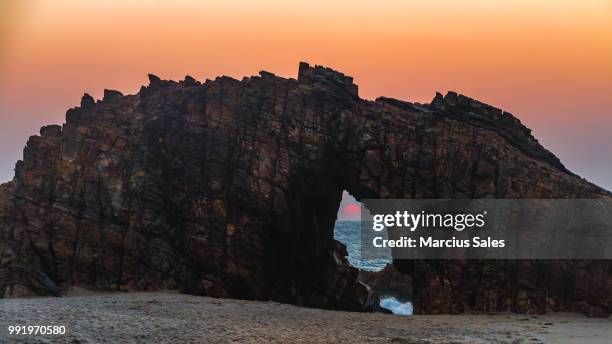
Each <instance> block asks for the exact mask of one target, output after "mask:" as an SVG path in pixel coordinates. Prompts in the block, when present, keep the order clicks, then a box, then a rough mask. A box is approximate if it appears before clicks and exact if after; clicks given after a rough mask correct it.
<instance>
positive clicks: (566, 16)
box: [0, 0, 612, 189]
mask: <svg viewBox="0 0 612 344" xmlns="http://www.w3.org/2000/svg"><path fill="white" fill-rule="evenodd" d="M299 61H307V62H309V63H311V64H321V65H326V66H329V67H332V68H335V69H338V70H340V71H342V72H344V73H345V74H348V75H351V76H353V77H354V78H355V82H356V83H357V84H358V85H359V90H360V96H361V97H364V98H370V99H372V98H375V97H377V96H379V95H386V96H390V97H395V98H400V99H405V100H409V101H419V102H429V101H430V100H431V98H432V97H433V96H434V94H435V92H436V91H440V92H446V91H448V90H455V91H458V92H460V93H463V94H466V95H469V96H471V97H474V98H477V99H479V100H482V101H484V102H487V103H490V104H492V105H495V106H498V107H501V108H503V109H504V110H507V111H510V112H512V113H514V114H515V115H516V116H518V117H519V118H520V119H521V120H522V121H523V122H524V123H525V124H526V125H527V126H529V127H531V128H532V129H533V130H534V134H535V136H536V137H538V138H539V139H540V141H541V142H542V143H543V144H544V146H545V147H547V148H548V149H550V150H551V151H552V152H553V153H555V154H557V155H558V156H559V157H560V158H561V160H562V161H563V162H564V163H565V164H566V166H568V167H569V168H570V169H571V170H573V171H575V172H576V173H578V174H580V175H581V176H584V177H586V178H588V179H589V180H591V181H593V182H595V183H597V184H599V185H601V186H604V187H606V188H608V189H612V173H610V172H612V135H611V133H612V96H611V95H612V1H608V0H581V1H563V0H558V1H551V0H544V1H526V0H514V1H494V0H491V1H471V0H469V1H454V0H447V1H443V0H430V1H422V2H417V1H401V0H393V1H391V0H377V1H374V0H371V1H364V0H351V1H349V0H335V1H332V0H311V1H270V0H264V1H233V0H224V1H195V0H192V1H115V0H111V1H109V0H106V1H67V0H54V1H36V0H21V1H19V0H15V1H11V0H0V116H1V118H0V120H1V122H0V123H1V124H2V125H1V126H0V181H6V180H9V179H11V178H12V176H13V171H12V169H13V166H14V162H15V161H16V160H17V159H20V158H21V154H22V153H21V152H22V149H23V146H24V144H25V142H26V140H27V137H28V136H29V135H31V134H35V133H37V132H38V129H39V127H40V126H42V125H44V124H50V123H62V122H63V121H64V113H65V110H67V109H68V108H69V107H73V106H76V105H77V104H78V103H79V100H80V97H81V95H82V94H83V93H84V92H88V93H90V94H92V95H94V97H100V96H101V94H102V92H103V90H104V88H110V89H117V90H120V91H122V92H124V93H134V92H136V91H137V90H138V88H139V87H140V85H142V84H146V83H147V73H154V74H156V75H158V76H160V77H162V78H171V79H182V78H183V77H184V76H185V75H186V74H189V75H192V76H193V77H195V78H197V79H200V80H203V79H206V78H214V77H215V76H217V75H222V74H224V75H229V76H233V77H236V78H241V77H242V76H245V75H254V74H257V73H258V72H259V71H260V70H262V69H263V70H268V71H271V72H274V73H276V74H278V75H282V76H287V77H295V76H296V74H297V67H298V62H299Z"/></svg>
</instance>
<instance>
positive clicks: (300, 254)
mask: <svg viewBox="0 0 612 344" xmlns="http://www.w3.org/2000/svg"><path fill="white" fill-rule="evenodd" d="M149 79H150V84H149V85H148V86H146V87H142V88H141V90H140V92H138V94H135V95H122V94H121V93H120V92H117V91H110V90H107V91H105V92H104V98H103V99H102V100H99V101H95V100H94V99H93V98H92V97H90V96H89V95H85V96H84V97H83V99H82V100H81V105H80V107H76V108H73V109H70V110H69V111H68V112H67V114H66V123H65V124H64V125H63V126H57V125H52V126H46V127H43V128H42V129H41V131H40V136H32V137H30V139H29V140H28V143H27V146H26V147H25V149H24V156H23V160H22V161H19V162H17V164H16V167H15V177H14V179H13V180H12V181H11V182H9V183H7V184H4V185H2V186H1V187H0V236H1V237H0V239H1V242H0V258H1V261H0V263H1V265H0V295H4V296H6V297H9V296H23V295H31V294H35V295H60V294H61V293H62V292H64V291H65V290H66V289H67V288H69V287H70V286H82V287H86V288H94V289H104V290H125V289H127V290H130V289H138V290H156V289H163V288H176V289H179V290H181V291H183V292H185V293H191V294H198V295H209V296H217V297H234V298H247V299H264V300H265V299H273V300H277V301H282V302H289V303H295V304H299V305H306V306H312V307H322V308H333V309H344V310H362V311H363V310H365V311H367V310H372V309H375V308H376V305H377V299H376V295H374V294H373V293H372V292H371V290H370V289H369V288H368V287H367V286H365V285H364V284H362V283H361V282H359V280H358V271H357V270H356V269H355V268H353V267H350V266H349V264H348V262H347V260H346V259H345V256H346V250H345V249H344V247H343V245H341V244H339V243H338V242H335V240H334V239H333V226H334V221H335V219H336V214H337V211H338V206H339V203H340V198H341V194H342V192H343V190H348V191H349V192H350V193H351V194H353V195H354V196H355V197H356V198H357V199H363V198H484V197H493V198H610V197H611V195H610V193H608V192H606V191H605V190H603V189H601V188H599V187H597V186H595V185H593V184H591V183H588V182H587V181H585V180H583V179H581V178H579V177H577V176H575V175H573V174H572V173H570V172H569V171H568V170H567V169H566V168H565V167H563V165H562V164H561V163H560V162H559V160H558V159H557V158H556V157H555V156H554V155H553V154H551V153H550V152H549V151H547V150H546V149H544V148H543V147H542V146H541V145H540V144H539V143H538V141H537V140H536V139H535V138H534V137H533V136H532V135H531V133H530V131H529V129H527V128H525V127H524V126H523V125H522V124H521V122H520V121H519V120H518V119H517V118H515V117H514V116H512V115H511V114H509V113H507V112H504V111H502V110H499V109H496V108H494V107H491V106H489V105H486V104H483V103H480V102H478V101H475V100H473V99H470V98H468V97H465V96H462V95H458V94H456V93H453V92H449V93H448V94H447V95H446V96H442V95H440V94H437V95H436V97H435V98H434V99H433V101H432V102H431V104H416V103H409V102H404V101H400V100H395V99H389V98H378V99H377V100H376V101H367V100H363V99H360V98H359V97H358V92H357V86H356V85H355V84H353V81H352V78H350V77H348V76H345V75H343V74H342V73H339V72H336V71H333V70H331V69H328V68H324V67H320V66H316V67H311V66H309V65H308V64H306V63H302V64H300V69H299V75H298V78H297V80H296V79H286V78H281V77H277V76H275V75H274V74H271V73H268V72H261V73H260V75H259V76H254V77H249V78H244V79H243V80H241V81H239V80H235V79H232V78H229V77H219V78H217V79H215V80H213V81H206V82H205V83H203V84H201V83H199V82H198V81H196V80H194V79H193V78H191V77H186V78H185V80H183V81H180V82H174V81H166V80H161V79H159V78H158V77H156V76H153V75H150V77H149ZM395 266H396V267H397V268H398V269H399V270H400V271H402V272H405V273H408V274H410V275H411V277H412V281H413V285H414V305H415V310H416V312H418V313H442V312H444V313H447V312H451V313H455V312H462V311H464V310H467V309H474V310H481V311H496V310H513V311H517V312H542V311H544V310H545V309H547V308H552V309H576V310H580V311H583V312H586V313H591V315H600V314H608V313H609V312H610V311H611V310H612V309H610V307H611V304H612V299H611V297H612V278H611V276H612V270H611V268H612V265H611V264H609V263H608V262H607V261H595V262H579V261H553V262H550V261H546V262H542V261H493V262H490V261H485V262H482V261H396V262H395Z"/></svg>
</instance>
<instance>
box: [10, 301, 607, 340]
mask: <svg viewBox="0 0 612 344" xmlns="http://www.w3.org/2000/svg"><path fill="white" fill-rule="evenodd" d="M8 325H64V326H66V334H65V335H46V336H40V335H39V336H23V335H12V336H11V335H9V334H8V331H7V326H8ZM0 326H2V327H1V328H0V343H5V342H8V343H11V342H16V343H31V342H37V343H137V342H148V343H266V344H270V343H405V344H423V343H561V344H562V343H606V344H609V343H611V342H612V319H609V318H608V319H590V318H586V317H584V316H581V315H579V314H551V315H546V316H526V315H517V314H495V315H441V316H408V317H406V316H397V315H389V314H382V313H376V314H366V313H351V312H338V311H325V310H319V309H309V308H302V307H296V306H292V305H285V304H279V303H275V302H257V301H243V300H226V299H213V298H207V297H197V296H189V295H181V294H177V293H173V292H156V293H108V294H95V293H94V294H92V293H80V295H72V296H67V297H62V298H29V299H7V300H0Z"/></svg>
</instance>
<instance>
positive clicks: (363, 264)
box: [334, 221, 412, 315]
mask: <svg viewBox="0 0 612 344" xmlns="http://www.w3.org/2000/svg"><path fill="white" fill-rule="evenodd" d="M360 225H361V223H360V222H359V221H336V224H335V226H334V238H335V239H336V240H338V241H340V242H341V243H343V244H344V245H346V250H347V251H348V260H349V263H351V265H352V266H354V267H356V268H359V269H361V270H368V271H380V270H382V269H383V268H384V267H385V265H387V264H389V263H391V261H392V260H391V259H390V258H376V259H362V258H361V228H360ZM380 305H381V306H382V307H384V308H386V309H388V310H390V311H391V312H393V314H397V315H411V314H412V303H410V302H399V301H398V300H397V299H396V298H394V297H385V298H383V299H381V300H380Z"/></svg>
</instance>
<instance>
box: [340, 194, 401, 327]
mask: <svg viewBox="0 0 612 344" xmlns="http://www.w3.org/2000/svg"><path fill="white" fill-rule="evenodd" d="M361 209H362V204H361V203H360V202H359V201H357V200H356V199H355V197H353V196H352V195H351V194H350V193H349V192H347V191H346V190H344V191H343V193H342V200H341V202H340V205H339V207H338V214H337V217H336V222H335V224H334V239H335V240H336V241H339V242H340V243H342V244H344V245H345V246H346V251H347V253H348V257H347V259H348V261H349V263H350V265H351V266H353V267H355V268H357V269H359V279H360V280H361V282H363V283H365V284H366V285H368V286H369V287H370V288H372V289H373V290H374V291H376V292H377V293H378V294H379V295H380V303H379V305H380V307H382V308H383V309H384V310H388V311H390V312H391V313H393V314H396V315H412V313H413V309H412V295H411V294H412V293H411V291H412V290H411V289H412V285H411V279H410V277H409V276H408V275H405V274H402V273H401V272H398V271H397V270H396V269H395V267H394V266H393V260H392V259H391V258H384V257H381V258H374V259H365V258H362V255H361Z"/></svg>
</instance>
